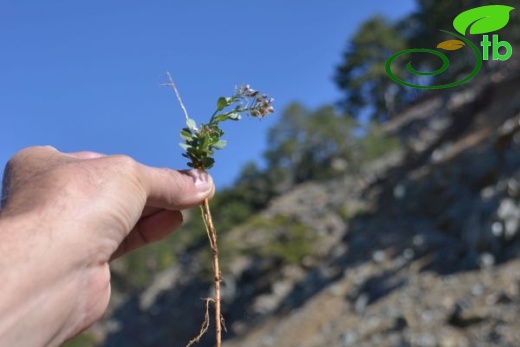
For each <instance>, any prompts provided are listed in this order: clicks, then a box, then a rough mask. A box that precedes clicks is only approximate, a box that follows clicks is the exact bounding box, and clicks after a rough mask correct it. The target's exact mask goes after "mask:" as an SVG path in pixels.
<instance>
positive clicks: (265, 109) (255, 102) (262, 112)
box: [237, 84, 274, 118]
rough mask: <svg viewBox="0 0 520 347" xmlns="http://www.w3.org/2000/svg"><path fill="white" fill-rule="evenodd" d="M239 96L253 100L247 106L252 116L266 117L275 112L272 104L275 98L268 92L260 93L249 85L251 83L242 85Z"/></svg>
mask: <svg viewBox="0 0 520 347" xmlns="http://www.w3.org/2000/svg"><path fill="white" fill-rule="evenodd" d="M237 96H238V97H243V98H248V99H250V100H252V101H251V102H249V103H248V107H247V109H248V110H247V111H248V112H249V114H250V115H251V116H252V117H256V118H264V117H265V116H267V115H269V114H271V113H273V112H274V108H273V106H272V104H273V102H274V99H273V98H268V97H267V94H260V92H258V91H257V90H254V89H252V88H251V87H249V84H246V85H245V86H240V87H239V88H238V92H237Z"/></svg>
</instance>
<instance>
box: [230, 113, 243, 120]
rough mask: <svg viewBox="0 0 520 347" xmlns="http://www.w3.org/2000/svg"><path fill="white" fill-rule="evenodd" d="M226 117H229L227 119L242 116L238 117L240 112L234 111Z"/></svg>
mask: <svg viewBox="0 0 520 347" xmlns="http://www.w3.org/2000/svg"><path fill="white" fill-rule="evenodd" d="M228 117H229V119H231V120H240V118H242V117H240V114H239V113H236V112H233V113H230V114H229V115H228Z"/></svg>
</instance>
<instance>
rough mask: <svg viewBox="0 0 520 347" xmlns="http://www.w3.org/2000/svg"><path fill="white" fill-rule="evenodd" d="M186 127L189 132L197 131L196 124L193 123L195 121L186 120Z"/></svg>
mask: <svg viewBox="0 0 520 347" xmlns="http://www.w3.org/2000/svg"><path fill="white" fill-rule="evenodd" d="M186 126H187V127H188V129H190V130H194V131H196V130H197V124H196V123H195V121H194V120H193V119H191V118H188V119H186Z"/></svg>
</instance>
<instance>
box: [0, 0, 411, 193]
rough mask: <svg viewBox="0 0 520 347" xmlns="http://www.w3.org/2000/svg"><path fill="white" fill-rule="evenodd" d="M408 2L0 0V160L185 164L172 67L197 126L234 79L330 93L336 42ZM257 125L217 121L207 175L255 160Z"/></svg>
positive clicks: (274, 89) (282, 90)
mask: <svg viewBox="0 0 520 347" xmlns="http://www.w3.org/2000/svg"><path fill="white" fill-rule="evenodd" d="M413 6H414V5H413V1H412V0H395V1H381V0H366V1H360V2H354V1H339V0H328V1H293V0H283V1H280V0H279V1H272V0H267V1H262V2H245V1H236V0H235V1H232V0H229V1H193V0H192V1H188V0H185V1H174V0H170V1H165V0H154V1H148V2H145V1H132V0H125V1H119V0H114V1H106V0H105V1H101V0H90V1H78V0H69V1H53V0H49V1H36V0H31V1H29V0H27V1H24V0H20V1H1V2H0V44H1V47H2V48H1V54H0V120H1V123H0V166H1V167H2V168H3V167H4V165H5V163H6V162H7V160H8V159H9V158H10V157H11V156H12V155H13V154H15V153H16V152H17V151H18V150H20V149H22V148H24V147H27V146H31V145H44V144H49V145H53V146H55V147H57V148H58V149H60V150H62V151H79V150H93V151H98V152H102V153H106V154H116V153H120V154H127V155H130V156H132V157H134V158H135V159H137V160H139V161H141V162H143V163H145V164H148V165H153V166H159V167H171V168H184V167H185V162H186V160H185V158H183V157H181V153H182V152H181V149H180V148H179V147H178V145H177V144H178V142H179V138H178V132H179V130H180V128H181V127H182V126H183V115H182V111H181V109H180V107H179V105H178V103H177V100H176V99H175V96H174V95H173V93H172V92H171V90H169V89H167V88H165V87H162V86H161V84H162V83H165V82H166V75H165V73H166V71H171V72H172V74H173V77H174V79H175V82H176V84H177V86H178V88H179V90H180V93H181V95H182V98H183V101H184V104H185V105H186V107H187V109H188V112H189V113H190V116H191V118H195V119H196V120H197V121H198V122H201V121H207V119H208V117H209V115H211V113H212V112H213V110H214V106H215V102H216V100H217V98H218V97H219V96H227V95H230V94H231V93H232V91H233V88H234V86H235V85H237V84H241V83H248V84H250V85H251V87H253V88H255V89H259V90H261V91H263V92H267V93H268V94H269V95H270V96H272V97H274V98H275V99H276V102H275V108H276V109H277V111H278V112H280V111H281V110H283V108H284V107H285V106H286V105H288V104H289V103H290V102H292V101H296V100H298V101H301V102H302V103H304V104H305V105H307V106H309V107H317V106H319V105H322V104H325V103H333V102H335V101H337V100H338V98H339V96H340V94H339V93H338V91H337V90H336V87H335V85H334V83H333V82H332V77H333V75H334V68H335V66H336V65H337V64H338V63H339V62H340V60H341V53H342V52H343V50H344V49H345V47H346V44H347V41H348V38H349V37H350V36H351V35H352V34H353V33H354V32H355V30H356V29H357V27H358V25H359V24H360V23H361V22H362V21H363V20H365V19H367V18H368V17H369V16H371V15H373V14H375V13H380V14H383V15H385V16H387V17H389V18H393V19H396V18H400V17H402V16H403V15H405V14H407V13H409V12H410V11H411V10H412V9H413ZM275 122H276V113H275V114H274V115H273V116H270V117H269V118H267V119H264V120H263V121H258V120H256V119H248V118H244V119H243V120H242V121H240V122H238V123H232V124H224V128H225V129H224V130H226V135H225V138H226V139H227V140H228V147H227V148H226V149H225V150H223V151H222V152H221V153H218V154H217V155H216V165H215V167H214V168H213V169H212V170H211V173H212V175H213V177H214V179H215V181H216V183H217V186H218V187H223V186H226V185H229V184H231V183H232V182H233V180H234V179H235V178H236V177H237V175H238V173H239V172H240V168H241V167H242V166H243V165H244V164H245V163H247V162H249V161H256V162H259V163H260V162H261V153H262V152H263V151H264V149H265V146H266V133H267V130H268V129H269V127H271V126H273V124H274V123H275Z"/></svg>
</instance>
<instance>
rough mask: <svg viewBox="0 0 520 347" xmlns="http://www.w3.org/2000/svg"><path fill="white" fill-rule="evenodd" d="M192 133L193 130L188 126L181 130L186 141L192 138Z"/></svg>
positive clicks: (182, 137)
mask: <svg viewBox="0 0 520 347" xmlns="http://www.w3.org/2000/svg"><path fill="white" fill-rule="evenodd" d="M191 137H192V134H191V131H190V130H189V129H188V128H184V129H182V130H181V139H183V140H184V141H189V140H191Z"/></svg>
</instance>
